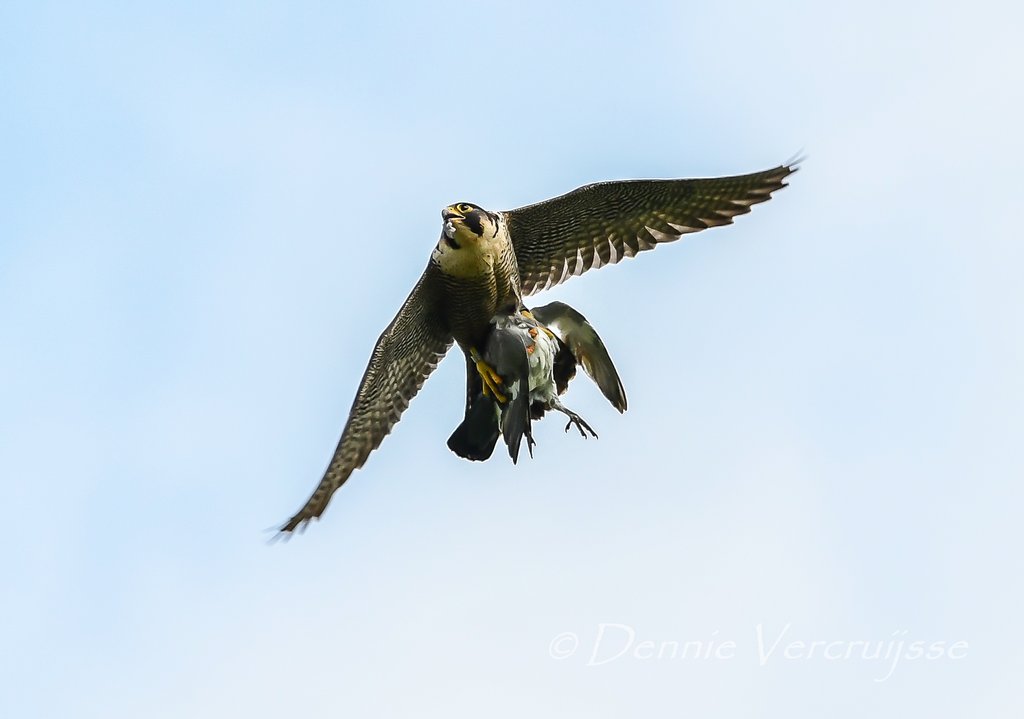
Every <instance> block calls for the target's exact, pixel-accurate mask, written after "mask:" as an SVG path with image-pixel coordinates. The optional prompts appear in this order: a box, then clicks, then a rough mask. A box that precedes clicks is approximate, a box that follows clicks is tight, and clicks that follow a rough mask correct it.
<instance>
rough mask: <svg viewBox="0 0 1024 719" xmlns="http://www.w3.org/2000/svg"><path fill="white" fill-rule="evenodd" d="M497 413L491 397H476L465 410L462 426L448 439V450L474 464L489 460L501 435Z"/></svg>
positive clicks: (495, 404) (496, 406)
mask: <svg viewBox="0 0 1024 719" xmlns="http://www.w3.org/2000/svg"><path fill="white" fill-rule="evenodd" d="M498 413H499V410H498V405H497V403H496V402H495V401H494V398H493V397H485V396H483V395H482V394H480V395H477V396H476V397H475V398H473V401H472V404H470V406H469V408H468V409H467V410H466V417H465V419H463V420H462V424H460V425H459V426H458V427H456V428H455V431H454V432H452V436H451V437H449V438H448V449H450V450H451V451H453V452H455V454H457V455H459V456H460V457H462V458H463V459H469V460H472V461H474V462H482V461H484V460H485V459H487V458H489V457H490V456H491V454H492V453H493V452H494V445H495V444H497V442H498V435H500V434H501V430H500V429H499V427H498Z"/></svg>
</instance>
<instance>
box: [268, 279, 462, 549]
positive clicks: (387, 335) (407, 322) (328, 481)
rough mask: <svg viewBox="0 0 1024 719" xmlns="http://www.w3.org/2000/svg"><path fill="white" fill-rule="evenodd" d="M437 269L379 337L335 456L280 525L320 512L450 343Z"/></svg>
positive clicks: (292, 525)
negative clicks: (303, 500)
mask: <svg viewBox="0 0 1024 719" xmlns="http://www.w3.org/2000/svg"><path fill="white" fill-rule="evenodd" d="M437 273H438V270H437V269H436V268H434V267H433V265H428V266H427V269H426V271H425V272H424V273H423V276H422V277H420V280H419V282H417V283H416V287H414V288H413V291H412V293H411V294H410V295H409V297H408V299H406V301H405V304H403V305H402V309H400V310H399V311H398V315H397V316H396V317H395V319H393V320H392V321H391V324H389V325H388V327H387V329H386V330H384V332H383V334H381V336H380V339H378V340H377V344H376V346H375V347H374V348H373V354H372V355H371V356H370V364H369V365H368V366H367V368H366V372H365V373H364V374H363V379H362V380H361V381H360V383H359V391H358V392H357V393H356V398H355V401H354V402H353V403H352V410H351V412H350V413H349V416H348V422H347V423H346V424H345V430H344V431H343V432H342V435H341V441H340V442H338V448H337V449H336V450H335V451H334V457H333V458H332V459H331V463H330V464H329V465H328V466H327V471H326V472H325V473H324V477H323V479H321V480H320V484H319V485H317V488H316V489H315V490H314V491H313V494H312V496H311V497H310V498H309V500H308V501H307V502H306V505H305V506H304V507H303V508H302V509H300V510H299V511H298V513H297V514H296V515H295V516H294V517H292V518H291V519H289V520H288V521H287V522H286V523H285V524H284V526H282V527H281V531H282V532H291V531H294V530H295V529H296V528H297V527H302V526H304V525H305V524H306V523H307V522H309V521H310V520H311V519H316V518H317V517H319V516H320V515H321V514H323V511H324V509H325V508H326V507H327V503H328V502H329V501H330V499H331V495H332V494H334V492H335V490H337V489H338V487H340V486H341V485H342V484H344V482H345V480H346V479H348V477H349V475H350V474H352V472H353V470H356V469H358V468H360V467H362V466H363V463H364V462H365V461H366V458H367V457H368V456H369V454H370V452H372V451H373V450H375V449H376V448H377V447H378V446H379V445H380V443H381V441H382V440H383V439H384V437H386V436H387V435H388V433H389V432H391V428H392V427H394V426H395V424H396V423H397V422H398V419H399V417H401V416H402V412H404V411H405V408H406V407H408V406H409V401H410V400H411V399H412V398H413V397H414V396H415V395H416V393H417V392H418V391H419V389H420V387H422V386H423V383H424V382H425V381H426V379H427V376H428V375H430V373H431V372H432V371H433V370H434V368H435V367H437V364H438V362H440V361H441V359H442V358H443V357H444V356H445V354H446V353H447V352H448V348H449V347H451V345H452V336H451V334H450V333H449V332H448V330H447V328H445V327H442V326H441V323H440V321H439V319H438V318H440V317H441V316H442V313H441V312H440V311H439V310H438V307H437V304H438V302H439V300H440V297H441V286H440V278H439V276H438V274H437Z"/></svg>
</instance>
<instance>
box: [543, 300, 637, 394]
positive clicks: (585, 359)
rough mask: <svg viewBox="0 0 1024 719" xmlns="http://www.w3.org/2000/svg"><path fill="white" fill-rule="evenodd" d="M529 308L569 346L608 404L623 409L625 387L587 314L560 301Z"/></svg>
mask: <svg viewBox="0 0 1024 719" xmlns="http://www.w3.org/2000/svg"><path fill="white" fill-rule="evenodd" d="M530 312H532V313H533V316H534V317H536V318H537V319H538V320H539V321H540V323H541V324H543V325H544V326H545V327H547V328H548V329H549V330H551V331H552V332H554V333H555V334H556V335H557V336H558V339H560V340H562V342H564V343H565V344H566V345H567V346H568V347H569V351H570V352H572V356H573V357H575V358H576V362H577V363H578V364H580V365H582V366H583V370H584V371H585V372H586V373H587V374H588V375H589V376H590V379H592V380H594V383H595V384H597V386H598V388H599V389H600V390H601V394H603V395H604V396H605V398H607V400H608V401H609V402H611V403H612V406H613V407H615V409H617V410H619V412H625V411H626V389H625V388H624V387H623V386H622V380H621V379H619V373H618V372H617V371H616V370H615V364H614V363H613V362H612V358H611V357H610V356H609V355H608V349H607V348H606V347H605V346H604V342H602V341H601V338H600V337H599V336H598V334H597V330H595V329H594V326H593V325H591V324H590V323H589V322H587V318H586V317H584V316H583V315H581V314H580V313H579V312H577V311H576V310H575V309H573V308H572V307H570V306H569V305H567V304H565V303H564V302H551V303H549V304H546V305H544V306H543V307H534V308H532V309H531V310H530Z"/></svg>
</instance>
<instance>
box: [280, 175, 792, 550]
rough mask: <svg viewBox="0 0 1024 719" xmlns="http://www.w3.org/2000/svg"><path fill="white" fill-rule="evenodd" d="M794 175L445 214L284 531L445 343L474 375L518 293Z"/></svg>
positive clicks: (739, 208)
mask: <svg viewBox="0 0 1024 719" xmlns="http://www.w3.org/2000/svg"><path fill="white" fill-rule="evenodd" d="M796 169H797V163H795V162H789V163H786V164H783V165H780V166H778V167H775V168H772V169H770V170H766V171H764V172H756V173H752V174H749V175H738V176H735V177H718V178H707V179H683V180H623V181H617V182H601V183H597V184H592V185H586V186H584V187H580V188H578V189H576V190H573V191H572V192H569V193H567V194H565V195H561V196H560V197H555V198H552V199H549V200H545V201H543V202H539V203H536V204H533V205H528V206H526V207H521V208H519V209H516V210H508V211H504V212H492V211H488V210H485V209H483V208H481V207H478V206H477V205H473V204H471V203H465V202H463V203H458V204H455V205H451V206H449V207H447V208H445V210H443V211H442V213H441V214H442V220H443V223H444V224H443V229H442V233H441V238H440V239H439V240H438V242H437V245H436V246H435V248H434V251H433V252H432V253H431V257H430V261H429V263H428V264H427V268H426V270H425V271H424V272H423V275H422V277H420V279H419V281H418V282H417V283H416V286H415V287H414V288H413V290H412V293H411V294H410V295H409V297H408V298H407V299H406V301H405V303H404V304H403V305H402V307H401V309H399V311H398V315H397V316H396V317H395V319H394V320H392V322H391V324H389V325H388V327H387V329H385V330H384V332H383V333H382V334H381V336H380V338H379V339H378V340H377V344H376V345H375V346H374V349H373V353H372V354H371V356H370V362H369V365H368V366H367V368H366V371H365V373H364V374H363V378H362V380H361V381H360V383H359V389H358V391H357V392H356V397H355V401H354V402H353V403H352V409H351V411H350V413H349V418H348V421H347V423H346V424H345V429H344V430H343V432H342V435H341V440H340V441H339V442H338V447H337V449H336V450H335V452H334V456H333V458H332V459H331V461H330V464H329V465H328V467H327V470H326V472H325V473H324V476H323V479H321V480H320V484H319V485H318V486H317V488H316V489H315V490H314V491H313V494H312V496H310V498H309V500H308V501H307V502H306V504H305V505H304V506H303V507H302V509H300V510H299V511H298V512H297V513H296V514H295V516H293V517H292V518H291V519H289V520H288V521H287V522H286V523H285V524H284V525H283V526H282V527H281V531H283V532H292V531H294V530H295V529H296V528H299V527H302V526H304V525H305V524H306V523H308V522H309V521H310V520H312V519H316V518H318V517H319V516H320V515H321V514H322V513H323V511H324V509H325V508H326V507H327V503H328V502H329V501H330V498H331V496H332V495H333V494H334V492H335V491H336V490H337V489H338V487H340V486H341V485H342V484H343V483H344V482H345V481H346V480H347V479H348V478H349V476H350V475H351V474H352V472H353V471H354V470H356V469H358V468H359V467H362V466H363V464H364V463H365V462H366V458H367V457H368V456H369V454H370V452H372V451H373V450H374V449H376V448H377V447H378V446H379V445H380V443H381V441H382V440H383V439H384V437H385V436H387V435H388V433H389V432H390V431H391V429H392V428H393V427H394V426H395V424H396V423H397V422H398V420H399V418H400V417H401V415H402V412H404V411H405V408H406V407H408V405H409V401H410V400H411V399H412V398H413V396H415V394H416V393H417V392H418V391H419V389H420V387H422V386H423V383H424V381H426V378H427V376H428V375H429V374H430V373H431V372H432V371H433V370H434V368H435V367H436V366H437V364H438V362H440V360H441V359H442V358H443V357H444V356H445V354H446V353H447V352H448V349H449V348H450V347H451V345H452V344H453V343H456V342H457V343H458V344H459V346H460V348H461V349H462V351H463V353H464V354H465V355H466V358H467V370H468V371H470V372H475V371H476V370H477V365H476V363H477V360H478V359H479V354H478V348H479V347H480V346H482V342H483V341H484V339H485V337H486V334H487V331H488V329H489V328H490V322H491V319H492V318H493V317H494V316H495V315H496V314H498V313H499V312H506V311H507V312H515V311H518V310H519V309H521V308H522V299H523V297H524V296H527V295H531V294H533V293H535V292H539V291H540V290H543V289H547V288H550V287H552V286H554V285H557V284H559V283H561V282H564V281H565V280H567V279H568V278H569V277H574V276H576V275H580V274H583V273H584V272H586V271H587V270H590V269H596V268H598V267H603V266H604V265H610V264H615V263H617V262H619V261H620V260H621V259H623V258H624V257H633V256H634V255H636V254H638V253H640V252H644V251H646V250H651V249H654V247H655V246H657V245H659V244H662V243H665V242H672V241H674V240H677V239H679V238H680V237H682V236H683V235H684V234H687V233H690V232H699V231H700V230H704V229H707V228H709V227H717V226H720V225H727V224H730V223H731V222H732V220H733V218H734V217H735V216H737V215H742V214H745V213H747V212H749V211H750V209H751V207H752V206H753V205H755V204H757V203H759V202H764V201H765V200H768V199H769V198H770V197H771V195H772V193H773V192H775V191H776V190H778V189H780V188H782V187H784V186H785V185H786V183H785V179H786V177H788V176H789V175H790V174H792V173H793V172H795V171H796Z"/></svg>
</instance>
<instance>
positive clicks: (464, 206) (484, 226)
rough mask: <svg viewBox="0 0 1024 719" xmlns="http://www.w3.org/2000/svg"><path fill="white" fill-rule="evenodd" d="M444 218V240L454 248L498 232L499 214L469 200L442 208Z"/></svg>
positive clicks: (456, 248) (442, 217)
mask: <svg viewBox="0 0 1024 719" xmlns="http://www.w3.org/2000/svg"><path fill="white" fill-rule="evenodd" d="M441 219H442V220H444V230H443V232H442V238H441V239H442V242H444V243H446V244H447V245H448V246H449V247H450V248H452V249H453V250H458V249H460V248H462V247H463V246H465V245H467V244H469V245H472V244H473V243H477V242H479V241H480V240H482V239H491V238H493V237H495V236H496V235H497V234H498V216H497V215H496V214H494V213H493V212H488V211H487V210H485V209H483V208H482V207H478V206H477V205H474V204H471V203H469V202H459V203H457V204H455V205H449V206H448V207H446V208H444V209H443V210H441Z"/></svg>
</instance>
